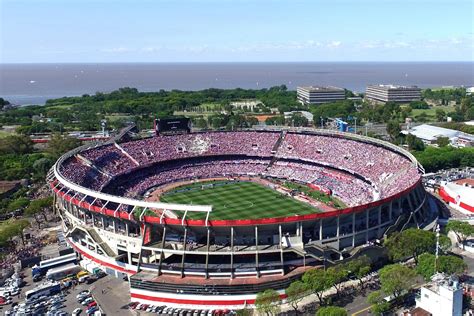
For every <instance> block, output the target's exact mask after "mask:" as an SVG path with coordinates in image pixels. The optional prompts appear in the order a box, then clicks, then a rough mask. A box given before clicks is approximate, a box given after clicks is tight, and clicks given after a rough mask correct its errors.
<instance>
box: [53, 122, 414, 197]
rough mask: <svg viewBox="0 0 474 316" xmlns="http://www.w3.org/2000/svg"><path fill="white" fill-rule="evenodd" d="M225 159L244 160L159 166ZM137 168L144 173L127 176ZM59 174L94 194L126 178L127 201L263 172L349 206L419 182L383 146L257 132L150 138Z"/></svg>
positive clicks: (103, 150)
mask: <svg viewBox="0 0 474 316" xmlns="http://www.w3.org/2000/svg"><path fill="white" fill-rule="evenodd" d="M224 155H225V156H229V155H234V156H246V157H248V159H246V160H245V161H244V160H240V159H237V160H235V161H233V160H232V159H230V160H227V161H220V162H215V161H212V159H210V160H209V163H201V164H199V165H196V164H194V163H188V164H186V163H183V162H179V163H177V164H176V166H175V167H173V166H171V167H170V165H169V164H168V165H167V167H166V168H163V167H162V166H161V165H160V164H157V163H160V162H165V161H170V160H174V159H178V158H192V157H207V156H224ZM271 158H273V159H275V161H274V162H273V163H272V164H271V166H269V161H267V160H269V159H271ZM249 159H254V160H253V161H252V160H250V161H249ZM262 159H263V160H262ZM288 159H292V160H294V161H288ZM259 160H261V161H259ZM257 161H259V162H257ZM295 161H299V162H295ZM310 162H315V163H318V164H319V166H315V165H313V164H311V163H310ZM150 166H151V167H150ZM153 166H154V167H153ZM324 166H327V167H334V168H335V169H339V170H343V171H345V172H340V171H337V170H334V169H332V168H326V167H324ZM150 168H152V169H150ZM136 169H140V170H144V172H140V171H135V172H133V173H130V171H133V170H136ZM150 170H152V171H150ZM61 172H62V174H63V176H64V177H66V178H67V179H69V180H71V181H73V182H75V183H78V184H80V185H83V186H86V187H89V188H91V189H94V190H101V189H102V188H103V187H104V186H105V185H106V184H107V183H109V182H111V180H112V179H114V178H115V177H117V176H120V175H123V174H126V173H130V174H129V175H128V177H129V178H128V180H129V181H128V184H127V189H124V190H122V192H121V193H122V194H125V195H127V196H136V195H139V194H143V192H144V191H146V190H147V188H150V187H152V186H156V185H160V184H163V183H167V182H170V181H176V180H178V179H190V178H206V177H214V176H222V175H243V174H263V175H268V176H273V177H277V178H283V179H289V180H297V181H301V182H306V183H314V184H317V185H320V186H322V187H325V188H328V189H330V190H331V191H332V192H333V193H334V194H335V195H337V196H339V197H340V198H341V199H342V200H343V201H344V202H345V203H346V204H348V205H356V204H360V203H364V202H369V201H372V200H374V199H378V198H383V197H387V196H390V195H392V194H394V193H396V192H398V191H400V190H402V189H405V188H408V187H409V186H410V185H412V184H414V183H415V182H416V181H418V179H419V173H418V170H417V168H416V166H414V164H413V163H412V162H411V161H409V160H408V159H407V158H406V157H404V156H402V155H400V154H399V153H395V152H393V151H391V150H389V149H387V148H384V147H381V146H377V145H374V144H369V143H364V142H361V141H355V140H351V139H347V138H341V137H329V136H324V135H312V134H296V133H286V134H282V133H280V132H257V131H246V132H205V133H196V134H183V135H173V136H156V137H152V138H147V139H142V140H138V141H130V142H126V143H121V144H107V145H105V146H98V147H94V148H90V149H87V150H85V151H83V152H81V153H79V154H78V155H76V156H75V157H71V158H69V159H68V160H66V161H65V162H64V163H63V165H62V166H61ZM350 174H354V175H358V176H359V177H361V179H365V181H363V180H361V179H359V178H358V177H355V176H351V175H350ZM367 183H370V185H369V184H367Z"/></svg>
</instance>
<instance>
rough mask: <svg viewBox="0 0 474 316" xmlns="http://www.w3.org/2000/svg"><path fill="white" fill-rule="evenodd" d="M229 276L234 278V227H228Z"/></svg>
mask: <svg viewBox="0 0 474 316" xmlns="http://www.w3.org/2000/svg"><path fill="white" fill-rule="evenodd" d="M230 277H231V278H232V279H233V278H234V227H233V226H232V227H231V228H230Z"/></svg>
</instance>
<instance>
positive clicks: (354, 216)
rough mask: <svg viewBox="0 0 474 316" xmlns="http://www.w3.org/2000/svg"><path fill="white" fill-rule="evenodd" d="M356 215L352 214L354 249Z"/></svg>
mask: <svg viewBox="0 0 474 316" xmlns="http://www.w3.org/2000/svg"><path fill="white" fill-rule="evenodd" d="M355 227H356V214H355V213H352V247H355V235H356V234H355V231H356V230H355Z"/></svg>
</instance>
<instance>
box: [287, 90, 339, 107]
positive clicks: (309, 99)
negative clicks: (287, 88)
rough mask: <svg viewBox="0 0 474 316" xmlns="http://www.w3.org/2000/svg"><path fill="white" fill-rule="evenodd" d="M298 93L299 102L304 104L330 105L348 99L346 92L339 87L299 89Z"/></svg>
mask: <svg viewBox="0 0 474 316" xmlns="http://www.w3.org/2000/svg"><path fill="white" fill-rule="evenodd" d="M296 92H297V95H298V101H299V102H301V103H303V104H321V103H330V102H335V101H340V100H344V99H345V98H346V94H345V90H344V89H342V88H337V87H319V86H307V87H298V88H296Z"/></svg>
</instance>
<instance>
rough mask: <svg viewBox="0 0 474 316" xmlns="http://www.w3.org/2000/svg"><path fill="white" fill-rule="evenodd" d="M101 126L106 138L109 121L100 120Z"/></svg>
mask: <svg viewBox="0 0 474 316" xmlns="http://www.w3.org/2000/svg"><path fill="white" fill-rule="evenodd" d="M100 126H101V127H102V136H104V137H105V129H106V128H107V120H100Z"/></svg>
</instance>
